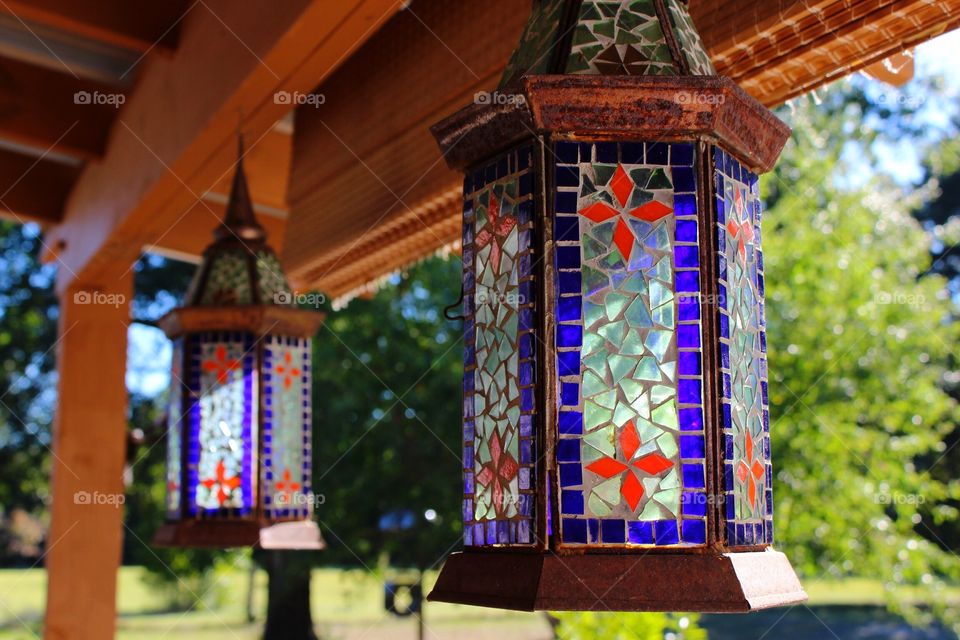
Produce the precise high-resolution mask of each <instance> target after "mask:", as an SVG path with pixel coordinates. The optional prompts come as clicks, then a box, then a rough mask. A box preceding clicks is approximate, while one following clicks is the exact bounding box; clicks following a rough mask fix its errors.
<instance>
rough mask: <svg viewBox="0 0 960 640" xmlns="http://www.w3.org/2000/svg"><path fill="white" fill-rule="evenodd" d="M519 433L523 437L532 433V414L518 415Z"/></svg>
mask: <svg viewBox="0 0 960 640" xmlns="http://www.w3.org/2000/svg"><path fill="white" fill-rule="evenodd" d="M520 435H521V436H524V437H529V436H531V435H533V416H531V415H522V416H520Z"/></svg>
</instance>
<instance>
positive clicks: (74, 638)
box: [44, 271, 133, 640]
mask: <svg viewBox="0 0 960 640" xmlns="http://www.w3.org/2000/svg"><path fill="white" fill-rule="evenodd" d="M114 282H115V284H114V285H113V286H110V287H100V288H93V287H84V286H81V285H73V286H70V287H69V288H67V289H66V290H65V293H64V294H63V295H62V297H61V301H60V335H59V344H58V345H57V347H58V350H57V369H58V371H59V383H58V388H59V397H58V403H57V415H56V421H55V423H54V429H53V471H52V484H53V505H52V508H51V523H50V531H49V534H48V536H47V544H46V557H45V561H46V567H47V610H46V625H45V630H44V638H46V639H47V640H67V639H69V640H87V639H90V640H93V639H96V640H103V639H105V638H112V637H113V635H114V630H115V624H116V587H117V569H118V568H119V566H120V553H121V542H122V540H123V495H124V493H123V491H124V487H123V465H124V456H125V448H126V430H127V424H126V422H127V389H126V384H125V380H124V376H125V371H126V359H127V324H128V322H129V314H130V312H129V304H130V300H131V297H132V294H133V275H132V271H131V272H130V273H128V274H126V275H124V276H121V277H120V278H118V279H117V280H115V281H114Z"/></svg>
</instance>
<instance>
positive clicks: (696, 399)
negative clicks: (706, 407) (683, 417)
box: [677, 380, 700, 404]
mask: <svg viewBox="0 0 960 640" xmlns="http://www.w3.org/2000/svg"><path fill="white" fill-rule="evenodd" d="M677 398H678V400H679V402H680V404H700V381H699V380H680V381H679V382H678V383H677Z"/></svg>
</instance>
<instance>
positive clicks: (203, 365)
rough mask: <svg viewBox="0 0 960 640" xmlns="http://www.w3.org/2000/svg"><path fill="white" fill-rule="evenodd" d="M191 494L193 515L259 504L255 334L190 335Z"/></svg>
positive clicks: (238, 510)
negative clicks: (255, 493) (255, 495)
mask: <svg viewBox="0 0 960 640" xmlns="http://www.w3.org/2000/svg"><path fill="white" fill-rule="evenodd" d="M189 358H190V360H189V363H188V366H189V370H190V380H189V381H188V384H189V387H190V394H191V408H190V443H189V446H190V449H189V458H188V459H189V467H188V472H189V484H188V487H189V495H188V508H189V511H190V514H191V515H201V516H223V515H242V514H246V513H249V512H250V510H251V509H252V507H253V489H254V483H253V477H252V476H253V474H252V464H253V452H254V450H255V447H256V436H255V434H254V431H253V423H254V416H255V415H256V412H257V407H256V384H257V382H256V372H255V368H254V361H255V360H256V351H255V346H254V344H253V339H252V336H250V335H248V334H242V333H224V332H209V333H202V334H196V335H193V336H190V339H189Z"/></svg>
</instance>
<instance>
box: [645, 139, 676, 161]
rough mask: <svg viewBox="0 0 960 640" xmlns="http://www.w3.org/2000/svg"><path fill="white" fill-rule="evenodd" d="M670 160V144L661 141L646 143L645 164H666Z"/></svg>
mask: <svg viewBox="0 0 960 640" xmlns="http://www.w3.org/2000/svg"><path fill="white" fill-rule="evenodd" d="M669 161H670V145H668V144H666V143H663V142H650V143H647V164H663V165H665V164H667V163H668V162H669Z"/></svg>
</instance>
